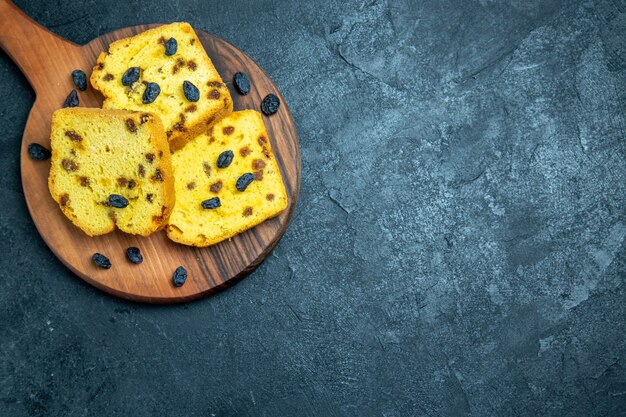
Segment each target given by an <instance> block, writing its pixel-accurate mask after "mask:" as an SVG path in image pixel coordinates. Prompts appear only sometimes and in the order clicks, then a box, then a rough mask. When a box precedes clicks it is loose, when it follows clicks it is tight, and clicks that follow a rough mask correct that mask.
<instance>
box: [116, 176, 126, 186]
mask: <svg viewBox="0 0 626 417" xmlns="http://www.w3.org/2000/svg"><path fill="white" fill-rule="evenodd" d="M126 184H128V180H127V179H126V178H124V177H119V178H118V179H117V185H119V186H120V187H126Z"/></svg>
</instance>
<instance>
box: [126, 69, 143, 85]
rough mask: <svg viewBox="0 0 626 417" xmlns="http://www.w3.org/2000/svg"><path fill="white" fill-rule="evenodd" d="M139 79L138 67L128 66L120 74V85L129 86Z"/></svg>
mask: <svg viewBox="0 0 626 417" xmlns="http://www.w3.org/2000/svg"><path fill="white" fill-rule="evenodd" d="M137 81H139V67H130V68H128V69H127V70H126V72H125V73H124V75H122V85H125V86H127V87H128V86H130V85H132V84H133V83H136V82H137Z"/></svg>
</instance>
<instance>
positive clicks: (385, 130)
mask: <svg viewBox="0 0 626 417" xmlns="http://www.w3.org/2000/svg"><path fill="white" fill-rule="evenodd" d="M16 3H17V5H18V6H19V7H21V8H22V9H23V10H24V11H25V12H26V13H28V14H29V15H30V16H32V17H33V18H34V19H35V20H37V21H38V22H40V23H41V24H43V25H44V26H46V27H48V28H49V29H51V30H52V31H54V32H56V33H58V34H59V35H61V36H63V37H66V38H68V39H70V40H72V41H75V42H77V43H85V42H88V41H89V40H90V39H92V38H94V37H97V36H99V35H102V34H104V33H107V32H110V31H112V30H114V29H117V28H120V27H125V26H131V25H136V24H141V23H153V22H168V21H177V20H185V21H189V22H190V23H192V24H193V25H194V26H195V27H197V28H199V29H203V30H206V31H208V32H211V33H214V34H216V35H218V36H220V37H222V38H224V39H226V40H227V41H229V42H231V43H233V44H235V45H237V46H238V47H239V48H241V49H242V50H243V51H245V52H246V53H248V54H249V55H250V56H251V57H252V58H254V59H255V60H256V61H257V62H258V63H259V64H260V65H261V67H263V68H264V69H265V70H266V71H267V73H268V74H269V75H270V76H271V77H272V78H273V79H274V80H275V81H276V83H277V85H278V86H279V87H280V88H281V91H282V93H283V94H284V95H285V97H286V99H287V101H288V103H289V105H290V107H291V110H292V112H293V116H294V119H295V122H296V125H297V128H298V133H299V136H300V146H301V150H302V164H303V178H302V191H301V194H300V202H299V204H298V207H297V210H296V213H295V216H294V218H293V222H292V224H291V226H290V227H289V229H288V230H287V233H286V234H285V236H284V238H283V239H282V241H281V242H280V244H279V245H278V247H277V248H276V250H275V251H274V253H273V254H272V255H271V256H270V257H269V258H268V259H267V260H266V261H265V262H264V263H263V264H262V265H261V266H260V267H259V268H258V270H257V271H256V272H254V273H253V274H252V275H250V276H249V277H248V278H246V279H245V280H244V281H242V282H241V283H239V284H237V285H236V286H235V287H233V288H231V289H229V290H227V291H225V292H222V293H220V294H218V295H216V296H213V297H210V298H207V299H204V300H200V301H198V302H194V303H190V304H186V305H178V306H173V307H158V306H146V305H139V304H133V303H129V302H125V301H122V300H119V299H115V298H113V297H111V296H109V295H106V294H104V293H101V292H99V291H97V290H95V289H93V288H91V287H90V286H89V285H87V284H85V283H83V282H82V281H81V280H80V279H78V278H76V277H75V276H73V275H72V273H71V272H70V271H69V270H68V269H66V268H65V267H64V266H63V265H62V264H61V263H60V262H59V261H58V260H57V259H56V258H55V257H54V255H53V254H52V253H51V252H50V250H49V249H48V248H47V247H46V246H45V244H44V242H43V241H42V239H41V238H40V237H39V235H38V234H37V231H36V229H35V227H34V225H33V222H32V220H31V219H30V216H29V214H28V211H27V209H26V205H25V202H24V196H23V193H22V188H21V184H20V179H19V145H20V140H21V136H22V131H23V128H24V124H25V122H26V119H27V116H28V111H29V109H30V107H31V104H32V102H33V100H34V98H35V97H34V94H33V92H32V90H31V89H30V87H29V86H28V84H27V82H26V80H25V78H24V77H23V76H22V75H21V74H20V72H19V70H18V69H17V67H16V66H15V65H14V64H13V63H12V62H11V61H10V59H9V58H8V57H7V55H6V54H4V53H0V97H2V99H0V120H1V121H2V129H3V134H2V135H0V141H1V145H2V149H3V151H2V152H0V170H1V172H2V175H1V176H0V190H1V191H2V201H3V203H2V209H1V210H0V253H1V254H2V255H1V256H0V285H1V290H0V415H2V416H44V415H45V416H134V417H141V416H157V415H158V416H188V417H190V416H198V417H201V416H202V417H205V416H206V417H208V416H386V417H391V416H488V415H500V416H514V415H515V416H536V415H542V416H618V415H626V411H625V410H626V370H625V368H626V363H625V362H624V360H625V352H626V296H625V293H624V291H625V285H624V281H625V279H626V272H625V271H626V265H625V264H626V256H625V244H624V238H625V236H626V204H625V203H626V192H625V191H626V190H625V188H626V118H625V111H626V36H625V34H626V1H624V0H593V1H577V0H576V1H574V0H572V1H556V0H529V1H492V0H480V1H479V0H472V1H469V0H468V1H466V0H443V1H442V0H428V1H409V0H398V1H382V0H380V1H341V0H324V1H319V2H295V1H293V2H291V1H255V0H249V1H227V2H206V1H199V0H198V1H189V2H186V1H182V0H170V1H162V0H159V1H154V2H146V1H137V0H124V1H118V0H116V1H96V0H87V1H73V2H61V1H51V0H46V1H26V0H18V1H17V2H16Z"/></svg>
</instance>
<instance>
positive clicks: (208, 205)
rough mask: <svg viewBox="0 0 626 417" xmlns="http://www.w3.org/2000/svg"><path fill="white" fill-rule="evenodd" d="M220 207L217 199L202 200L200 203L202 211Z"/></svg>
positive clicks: (220, 203)
mask: <svg viewBox="0 0 626 417" xmlns="http://www.w3.org/2000/svg"><path fill="white" fill-rule="evenodd" d="M221 205H222V202H221V201H220V198H219V197H213V198H209V199H208V200H204V201H203V202H202V208H203V209H215V208H218V207H220V206H221Z"/></svg>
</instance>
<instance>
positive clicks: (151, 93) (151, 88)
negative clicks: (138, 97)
mask: <svg viewBox="0 0 626 417" xmlns="http://www.w3.org/2000/svg"><path fill="white" fill-rule="evenodd" d="M159 94H161V87H159V85H158V84H157V83H148V84H147V85H146V91H144V92H143V98H142V101H143V104H150V103H152V102H153V101H154V100H156V98H157V97H158V96H159Z"/></svg>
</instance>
